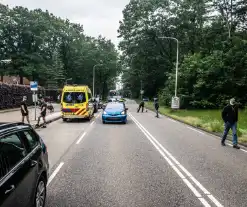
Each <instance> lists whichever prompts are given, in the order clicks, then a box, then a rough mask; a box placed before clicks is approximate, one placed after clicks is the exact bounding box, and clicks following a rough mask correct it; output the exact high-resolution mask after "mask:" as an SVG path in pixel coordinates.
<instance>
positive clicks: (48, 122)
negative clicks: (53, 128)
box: [31, 115, 62, 129]
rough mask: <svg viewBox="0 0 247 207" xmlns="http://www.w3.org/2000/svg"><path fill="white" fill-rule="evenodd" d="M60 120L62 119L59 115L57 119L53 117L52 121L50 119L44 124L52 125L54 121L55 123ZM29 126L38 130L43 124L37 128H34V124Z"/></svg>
mask: <svg viewBox="0 0 247 207" xmlns="http://www.w3.org/2000/svg"><path fill="white" fill-rule="evenodd" d="M61 118H62V115H61V116H58V117H55V118H53V119H50V120H49V121H47V122H46V124H50V123H52V122H54V121H57V120H59V119H61ZM31 126H32V127H33V128H34V129H39V128H41V127H42V126H44V123H42V124H40V125H39V126H38V127H35V126H36V124H32V125H31Z"/></svg>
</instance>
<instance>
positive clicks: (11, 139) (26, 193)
mask: <svg viewBox="0 0 247 207" xmlns="http://www.w3.org/2000/svg"><path fill="white" fill-rule="evenodd" d="M48 172H49V163H48V154H47V148H46V146H45V144H44V142H43V141H42V139H41V138H40V137H39V135H38V134H37V133H36V132H35V131H34V130H33V128H32V127H31V126H30V125H28V124H23V123H0V206H1V207H12V206H13V207H17V206H18V207H44V206H45V199H46V185H47V181H48Z"/></svg>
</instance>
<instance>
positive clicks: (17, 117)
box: [0, 104, 61, 125]
mask: <svg viewBox="0 0 247 207" xmlns="http://www.w3.org/2000/svg"><path fill="white" fill-rule="evenodd" d="M53 107H54V112H53V113H50V112H49V110H47V115H46V121H47V122H48V123H49V122H52V121H55V120H57V119H59V118H61V112H60V105H59V104H53ZM28 110H29V119H30V124H31V125H35V124H36V123H37V120H38V116H39V114H40V109H39V108H37V111H36V120H35V109H34V108H29V109H28ZM21 118H22V117H21V112H20V109H19V110H18V111H16V110H14V111H13V110H12V111H9V112H5V113H0V122H20V121H21ZM42 121H43V120H41V122H40V123H41V124H42ZM26 122H27V121H26V120H25V123H26Z"/></svg>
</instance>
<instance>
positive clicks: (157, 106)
mask: <svg viewBox="0 0 247 207" xmlns="http://www.w3.org/2000/svg"><path fill="white" fill-rule="evenodd" d="M154 108H155V112H156V116H155V117H157V118H159V102H158V98H154Z"/></svg>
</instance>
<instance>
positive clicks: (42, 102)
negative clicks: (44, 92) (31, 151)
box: [36, 98, 47, 128]
mask: <svg viewBox="0 0 247 207" xmlns="http://www.w3.org/2000/svg"><path fill="white" fill-rule="evenodd" d="M46 110H47V104H46V102H45V100H44V98H42V99H41V112H40V116H39V117H38V123H37V124H36V127H39V122H40V119H41V118H42V119H43V121H44V125H43V128H46V119H45V117H46Z"/></svg>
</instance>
